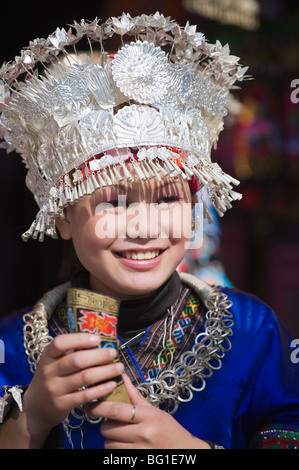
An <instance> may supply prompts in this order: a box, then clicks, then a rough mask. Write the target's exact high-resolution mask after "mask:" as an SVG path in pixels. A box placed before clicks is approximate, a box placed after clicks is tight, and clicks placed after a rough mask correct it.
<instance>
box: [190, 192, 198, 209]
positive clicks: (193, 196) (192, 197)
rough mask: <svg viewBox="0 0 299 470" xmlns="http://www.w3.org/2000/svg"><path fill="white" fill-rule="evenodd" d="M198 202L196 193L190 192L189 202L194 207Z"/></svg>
mask: <svg viewBox="0 0 299 470" xmlns="http://www.w3.org/2000/svg"><path fill="white" fill-rule="evenodd" d="M197 202H198V198H197V194H196V193H192V195H191V204H192V207H195V204H196V203H197Z"/></svg>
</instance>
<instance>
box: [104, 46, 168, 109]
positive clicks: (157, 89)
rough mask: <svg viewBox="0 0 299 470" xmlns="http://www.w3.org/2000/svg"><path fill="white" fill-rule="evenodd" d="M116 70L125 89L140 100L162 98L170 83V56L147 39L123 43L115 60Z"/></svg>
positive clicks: (119, 84) (115, 78)
mask: <svg viewBox="0 0 299 470" xmlns="http://www.w3.org/2000/svg"><path fill="white" fill-rule="evenodd" d="M112 73H113V78H114V80H115V82H116V84H117V86H118V87H119V88H120V90H121V91H122V93H124V94H125V95H126V96H127V97H128V98H130V99H134V100H136V101H138V102H139V103H144V104H148V103H152V102H154V101H157V100H162V99H163V97H164V96H165V95H166V93H167V90H168V87H169V82H170V66H169V63H168V59H167V56H166V54H165V52H164V51H162V50H161V48H160V47H159V46H157V47H156V46H155V45H154V44H153V43H149V42H147V41H144V42H141V41H136V42H131V43H130V44H126V45H125V46H124V47H122V48H121V49H120V51H119V52H118V53H117V54H116V56H115V58H114V60H113V68H112Z"/></svg>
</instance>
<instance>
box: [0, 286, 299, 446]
mask: <svg viewBox="0 0 299 470" xmlns="http://www.w3.org/2000/svg"><path fill="white" fill-rule="evenodd" d="M222 290H223V292H225V293H226V294H227V295H228V298H229V299H230V300H232V302H233V306H232V307H231V308H230V311H231V312H232V314H233V319H234V326H233V336H232V337H231V342H232V349H231V350H230V351H229V352H228V353H227V354H226V355H225V357H224V359H223V364H222V367H221V369H219V370H215V371H214V373H213V375H212V376H211V377H210V378H208V379H207V383H206V387H205V389H204V390H203V391H202V392H195V393H194V396H193V399H192V400H191V401H190V402H188V403H181V404H180V406H179V409H178V411H177V412H176V413H175V415H174V417H175V418H176V419H177V421H178V422H179V423H180V424H181V425H182V426H183V427H184V428H186V429H188V430H189V431H190V433H192V434H193V435H194V436H196V437H199V438H201V439H204V440H209V441H212V442H215V443H217V444H219V445H222V446H224V447H225V448H228V449H230V448H232V449H238V448H242V449H243V448H248V447H250V446H251V445H252V446H253V447H255V446H256V445H257V446H260V445H261V444H260V440H257V441H253V440H252V439H253V438H254V436H260V431H261V429H265V427H266V428H268V429H271V426H272V427H273V425H276V427H279V426H280V428H282V429H295V428H297V429H298V428H299V362H298V360H297V359H296V358H299V353H298V354H297V355H296V354H294V347H292V345H291V342H292V338H291V337H290V336H289V335H288V333H287V332H286V331H285V329H284V327H283V326H282V325H281V323H280V322H279V320H278V319H277V318H276V316H275V314H274V313H273V312H272V310H271V309H270V308H269V307H268V306H266V305H265V304H264V303H262V302H260V301H259V300H258V299H257V298H256V297H254V296H251V295H248V294H244V293H242V292H239V291H237V290H233V289H228V288H226V289H222ZM28 310H29V309H24V310H22V311H18V312H15V313H13V314H11V315H9V316H7V317H5V318H3V319H2V321H1V322H0V339H1V340H2V341H3V343H2V344H3V345H4V348H5V349H4V351H3V352H4V354H2V357H3V358H4V362H1V363H0V386H1V387H2V386H3V385H24V386H25V385H27V384H29V383H30V381H31V378H32V374H31V372H30V370H29V366H28V363H27V358H26V355H25V352H24V347H23V332H22V329H23V321H22V315H23V314H24V313H25V312H26V311H28ZM83 431H84V442H83V446H84V448H86V449H87V448H93V449H94V448H102V447H103V439H102V437H101V436H100V434H99V425H95V424H90V423H88V422H85V424H84V427H83ZM264 435H265V437H266V436H267V433H265V434H264ZM293 436H294V439H296V436H297V439H298V433H296V432H295V433H294V434H293ZM80 439H81V436H80V433H79V432H78V431H75V432H73V433H72V441H73V444H74V447H75V448H80ZM252 442H259V443H258V444H256V445H255V444H252ZM294 442H295V441H294ZM55 445H57V446H58V445H59V444H57V443H56V444H55ZM294 445H295V444H294ZM62 446H63V447H64V448H69V447H70V443H69V442H68V439H67V437H66V436H65V435H64V436H63V444H62ZM297 446H298V442H297Z"/></svg>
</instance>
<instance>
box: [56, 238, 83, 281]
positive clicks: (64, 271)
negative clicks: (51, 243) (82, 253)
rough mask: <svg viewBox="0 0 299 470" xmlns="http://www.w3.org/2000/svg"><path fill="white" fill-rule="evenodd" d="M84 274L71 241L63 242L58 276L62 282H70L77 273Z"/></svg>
mask: <svg viewBox="0 0 299 470" xmlns="http://www.w3.org/2000/svg"><path fill="white" fill-rule="evenodd" d="M84 272H86V269H85V268H84V267H83V266H82V264H81V263H80V261H79V259H78V256H77V254H76V251H75V248H74V244H73V240H72V239H70V240H65V241H64V245H63V252H62V263H61V271H60V275H61V278H62V280H63V281H70V280H71V279H72V278H74V277H75V276H76V275H78V274H79V273H84Z"/></svg>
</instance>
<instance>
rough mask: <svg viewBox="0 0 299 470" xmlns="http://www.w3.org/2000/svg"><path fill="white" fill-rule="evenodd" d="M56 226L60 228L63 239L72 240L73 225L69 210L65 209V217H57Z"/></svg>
mask: <svg viewBox="0 0 299 470" xmlns="http://www.w3.org/2000/svg"><path fill="white" fill-rule="evenodd" d="M55 224H56V227H57V228H58V230H59V233H60V236H61V238H63V240H71V238H72V226H71V223H70V221H69V219H68V211H67V209H64V219H60V218H57V219H55Z"/></svg>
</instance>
